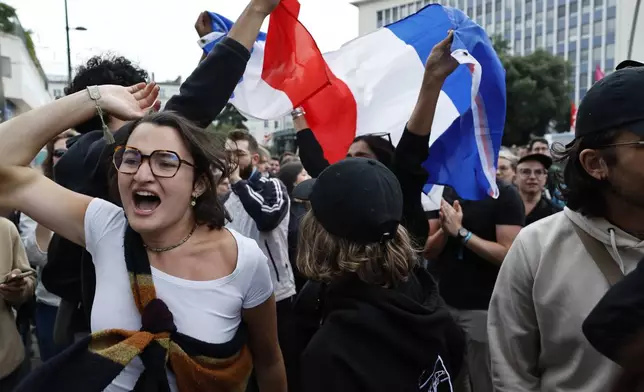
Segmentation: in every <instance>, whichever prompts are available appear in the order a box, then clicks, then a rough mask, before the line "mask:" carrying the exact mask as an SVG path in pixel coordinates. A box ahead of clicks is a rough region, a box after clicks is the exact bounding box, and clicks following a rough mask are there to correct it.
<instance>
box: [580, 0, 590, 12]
mask: <svg viewBox="0 0 644 392" xmlns="http://www.w3.org/2000/svg"><path fill="white" fill-rule="evenodd" d="M581 12H590V0H583V2H582V3H581Z"/></svg>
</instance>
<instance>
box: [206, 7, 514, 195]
mask: <svg viewBox="0 0 644 392" xmlns="http://www.w3.org/2000/svg"><path fill="white" fill-rule="evenodd" d="M298 13H299V4H298V3H297V1H296V0H283V1H282V3H281V4H280V6H279V7H278V9H277V10H276V11H275V12H274V13H273V14H271V19H270V25H269V30H268V33H267V34H266V35H260V36H259V37H258V40H257V42H256V44H255V47H254V48H253V52H252V55H251V60H250V62H249V64H248V67H247V70H246V73H245V74H244V78H243V80H242V81H241V82H240V83H239V85H238V86H237V88H236V90H235V92H234V96H233V98H232V99H231V102H232V103H233V104H234V105H235V107H237V109H238V110H240V111H241V112H242V113H244V114H247V115H250V116H252V117H255V118H259V119H274V118H277V117H280V116H283V115H285V114H288V113H289V112H290V111H291V110H292V109H293V108H295V107H297V106H302V107H303V108H304V109H305V111H306V112H307V116H306V118H307V121H308V122H309V125H310V126H311V129H312V130H313V132H314V133H315V135H316V138H317V139H318V141H319V142H320V145H321V146H322V148H323V150H324V154H325V157H326V158H327V159H328V160H329V161H330V162H331V163H333V162H335V161H337V160H339V159H342V158H343V157H344V156H345V155H346V152H347V150H348V148H349V145H350V144H351V142H352V141H353V139H354V138H355V137H356V136H360V135H364V134H370V133H380V132H387V133H389V134H390V135H391V139H392V141H393V143H394V144H396V143H397V142H398V140H400V137H401V135H402V132H403V130H404V128H405V124H406V122H407V121H408V120H409V117H410V116H411V112H412V110H413V108H414V106H415V104H416V100H417V98H418V93H419V91H420V86H421V82H422V79H423V74H424V71H425V66H424V64H425V62H426V60H427V57H428V56H429V53H430V52H431V50H432V48H433V47H434V45H436V44H437V43H438V42H440V41H441V40H443V39H444V38H445V37H446V36H447V33H448V31H449V30H454V41H453V44H452V56H453V57H454V58H455V59H456V60H457V61H458V62H459V63H460V64H461V65H460V66H459V67H458V69H457V70H456V71H455V72H454V73H453V74H452V75H450V76H449V77H448V78H447V80H446V82H445V84H444V86H443V89H442V91H441V94H440V98H439V101H438V106H437V109H436V115H435V118H434V123H433V126H432V134H431V140H430V154H429V158H428V160H427V162H425V164H424V167H425V168H426V169H427V171H428V173H429V183H430V184H441V185H449V186H451V187H453V188H454V189H455V190H456V192H457V193H458V194H459V195H460V196H461V197H463V198H465V199H471V200H478V199H482V198H485V197H487V196H492V197H497V196H498V188H497V186H496V161H497V158H498V152H499V149H500V146H501V139H502V136H503V127H504V123H505V108H506V96H505V71H504V70H503V67H502V65H501V62H500V60H499V58H498V56H497V55H496V53H495V51H494V49H493V47H492V44H491V42H490V40H489V38H488V37H487V35H486V33H485V31H484V30H483V28H481V27H480V26H478V25H477V24H476V23H474V22H473V21H472V20H470V19H469V18H468V17H467V16H466V15H465V14H464V13H463V12H462V11H460V10H457V9H455V8H451V7H444V6H441V5H438V4H432V5H428V6H426V7H425V8H423V9H422V10H420V11H418V12H417V13H416V14H413V15H411V16H409V17H407V18H405V19H402V20H400V21H398V22H396V23H394V24H391V25H388V26H386V27H384V28H381V29H379V30H377V31H375V32H373V33H370V34H367V35H365V36H362V37H359V38H357V39H355V40H353V41H350V42H348V43H347V44H345V45H344V46H342V47H341V48H340V49H338V50H337V51H334V52H330V53H326V54H324V55H323V56H321V55H320V56H318V55H317V54H318V53H319V50H318V49H317V46H316V45H315V42H314V41H313V39H312V38H311V36H310V34H309V33H308V32H307V31H306V29H305V28H304V26H302V25H301V23H300V22H299V21H297V16H298ZM211 15H213V16H214V17H213V27H214V29H215V31H218V32H220V33H221V35H222V36H223V35H224V34H226V33H227V31H228V29H229V28H230V25H232V23H229V24H226V25H225V26H226V27H225V28H223V27H222V24H221V22H220V21H221V20H223V17H221V16H219V15H217V14H211ZM206 50H207V48H206ZM304 60H305V61H304ZM441 188H442V187H437V186H432V185H428V186H427V187H426V189H425V190H426V192H427V193H430V192H431V193H435V191H437V190H440V189H441Z"/></svg>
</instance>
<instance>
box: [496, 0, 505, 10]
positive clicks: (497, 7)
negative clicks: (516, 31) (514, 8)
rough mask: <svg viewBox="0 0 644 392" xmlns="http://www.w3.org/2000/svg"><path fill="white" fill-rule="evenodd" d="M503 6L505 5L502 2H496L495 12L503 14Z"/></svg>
mask: <svg viewBox="0 0 644 392" xmlns="http://www.w3.org/2000/svg"><path fill="white" fill-rule="evenodd" d="M502 5H503V4H501V2H500V1H498V0H497V1H496V3H495V4H494V10H495V11H496V12H497V13H500V12H501V7H502Z"/></svg>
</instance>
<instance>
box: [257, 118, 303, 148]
mask: <svg viewBox="0 0 644 392" xmlns="http://www.w3.org/2000/svg"><path fill="white" fill-rule="evenodd" d="M245 125H246V127H247V128H248V131H249V132H250V134H251V135H253V137H255V139H257V142H258V143H259V144H261V145H264V146H268V147H272V146H274V145H275V137H274V135H276V134H277V135H278V136H279V135H282V134H286V133H289V132H292V133H294V132H295V128H294V127H293V119H292V118H291V116H284V117H283V118H280V119H277V120H258V119H255V118H248V121H246V123H245ZM288 151H290V149H289V150H288Z"/></svg>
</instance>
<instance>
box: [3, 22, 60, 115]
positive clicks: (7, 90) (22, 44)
mask: <svg viewBox="0 0 644 392" xmlns="http://www.w3.org/2000/svg"><path fill="white" fill-rule="evenodd" d="M9 22H10V23H11V24H12V27H13V28H12V31H11V32H0V75H2V81H1V84H0V122H1V121H6V120H9V119H11V118H12V117H15V116H17V115H19V114H22V113H25V112H27V111H29V110H31V109H34V108H37V107H39V106H42V105H44V104H46V103H48V102H51V100H52V97H51V95H50V94H49V91H48V90H47V77H46V76H45V73H44V72H43V70H42V67H41V66H40V64H39V63H38V60H37V59H36V58H35V57H33V56H32V54H31V53H30V51H29V46H28V39H27V36H26V34H25V31H24V30H23V29H22V26H21V25H20V22H19V21H18V19H17V18H12V19H11V20H10V21H9Z"/></svg>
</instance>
